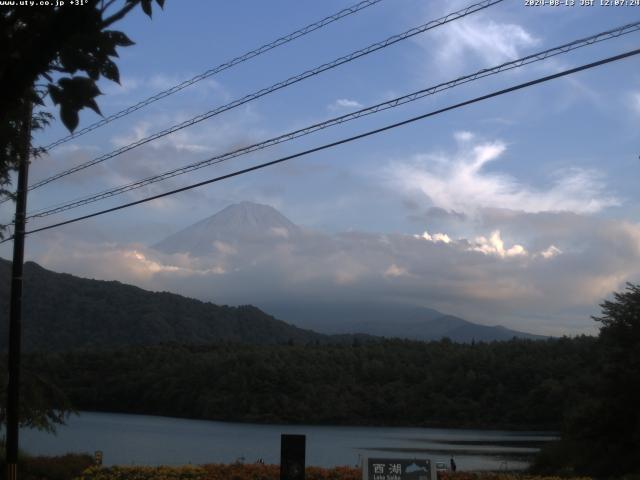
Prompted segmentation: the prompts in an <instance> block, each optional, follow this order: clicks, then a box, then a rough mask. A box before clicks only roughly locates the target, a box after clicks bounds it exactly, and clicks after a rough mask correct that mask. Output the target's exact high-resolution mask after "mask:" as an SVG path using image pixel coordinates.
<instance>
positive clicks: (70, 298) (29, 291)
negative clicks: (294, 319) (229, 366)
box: [0, 259, 353, 351]
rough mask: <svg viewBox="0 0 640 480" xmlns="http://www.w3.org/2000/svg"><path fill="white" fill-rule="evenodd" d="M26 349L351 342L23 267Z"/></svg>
mask: <svg viewBox="0 0 640 480" xmlns="http://www.w3.org/2000/svg"><path fill="white" fill-rule="evenodd" d="M10 275H11V263H10V262H8V261H6V260H3V259H0V312H2V313H3V318H4V319H5V320H3V321H2V322H0V350H5V349H6V345H7V331H8V322H7V321H6V318H7V315H8V311H9V307H8V305H9V283H10ZM23 312H24V319H23V326H24V330H23V346H24V349H25V350H53V351H56V350H65V349H70V348H87V347H98V348H100V347H112V346H124V345H152V344H158V343H162V342H180V343H195V344H204V343H215V342H243V343H251V344H278V343H286V342H289V341H294V342H295V343H307V342H320V343H327V342H340V341H347V342H350V341H352V340H353V338H349V337H342V338H338V337H336V338H331V339H330V338H329V337H327V336H326V335H321V334H318V333H315V332H311V331H308V330H303V329H301V328H297V327H294V326H292V325H288V324H287V323H285V322H282V321H280V320H277V319H275V318H274V317H272V316H270V315H268V314H266V313H265V312H263V311H262V310H260V309H258V308H256V307H253V306H241V307H228V306H218V305H214V304H212V303H204V302H201V301H199V300H194V299H190V298H186V297H182V296H180V295H175V294H172V293H167V292H161V293H155V292H149V291H146V290H143V289H141V288H137V287H134V286H131V285H125V284H122V283H120V282H105V281H99V280H89V279H84V278H79V277H75V276H73V275H69V274H61V273H55V272H51V271H49V270H46V269H44V268H42V267H40V266H39V265H37V264H36V263H33V262H27V263H26V264H25V289H24V301H23Z"/></svg>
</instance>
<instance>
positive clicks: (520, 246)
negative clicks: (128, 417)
mask: <svg viewBox="0 0 640 480" xmlns="http://www.w3.org/2000/svg"><path fill="white" fill-rule="evenodd" d="M478 225H479V226H481V227H482V228H486V229H487V231H486V233H485V234H480V235H476V236H474V237H471V238H457V239H454V238H452V237H451V235H450V234H447V233H443V232H439V233H433V234H432V233H429V232H425V233H423V234H415V235H400V234H370V233H363V232H348V233H340V234H333V235H328V234H323V233H321V232H313V231H308V230H303V231H302V233H301V234H300V235H296V236H295V238H292V237H289V238H284V237H272V236H269V235H264V236H262V237H260V236H256V237H255V238H253V239H252V240H243V241H238V240H237V239H225V240H219V241H217V243H216V245H215V249H214V250H213V251H212V253H211V254H210V255H208V256H205V257H196V256H192V255H190V254H188V253H178V254H170V255H169V254H162V253H160V252H158V251H155V250H153V249H152V248H149V247H148V246H145V245H142V244H140V243H135V244H121V243H118V242H114V241H110V240H108V239H105V238H101V237H96V238H94V239H92V240H90V241H89V240H86V241H82V240H79V236H78V235H77V232H75V231H72V230H71V231H69V232H68V233H65V230H64V229H63V230H59V231H57V232H56V231H52V233H51V234H43V235H42V236H41V237H39V241H38V244H37V245H36V244H35V242H33V241H32V243H34V244H33V246H32V248H30V250H29V251H30V254H31V255H32V259H34V260H36V261H38V262H40V263H41V264H43V265H44V266H45V267H48V268H51V269H53V270H56V271H64V272H70V273H74V274H80V275H83V276H88V277H93V278H102V279H117V280H120V281H123V282H127V283H133V284H136V285H139V286H141V287H143V288H148V289H151V290H168V291H174V292H177V293H182V294H184V295H187V296H191V297H196V298H200V299H202V300H210V301H214V302H216V303H223V304H247V303H251V304H257V305H261V304H269V305H272V306H277V305H281V306H282V305H287V302H290V301H291V299H292V298H295V299H296V301H297V302H298V303H301V304H303V305H306V308H307V309H314V311H318V310H317V309H318V308H322V306H323V305H327V302H329V303H332V304H337V305H339V304H345V303H347V302H362V303H364V304H372V303H376V302H381V301H384V302H390V303H391V304H401V305H413V306H423V307H431V308H435V309H438V310H440V311H442V312H446V313H449V314H453V315H458V316H461V317H463V318H467V319H468V320H471V321H476V322H480V323H485V324H490V325H494V324H502V325H505V326H508V327H511V328H516V329H520V330H525V331H532V332H536V333H544V334H564V333H581V332H593V331H594V328H595V326H594V324H593V322H592V321H591V320H590V315H593V314H596V313H597V311H598V307H597V305H598V304H599V303H601V301H602V300H603V299H604V298H606V297H607V296H608V295H610V294H611V292H613V291H617V290H620V289H621V288H623V286H624V282H626V281H640V225H639V224H637V223H630V222H623V221H620V220H606V219H602V218H598V217H594V216H586V215H581V214H575V213H569V212H545V213H526V212H515V211H507V210H487V211H483V212H481V218H480V219H479V220H478ZM274 308H275V307H274Z"/></svg>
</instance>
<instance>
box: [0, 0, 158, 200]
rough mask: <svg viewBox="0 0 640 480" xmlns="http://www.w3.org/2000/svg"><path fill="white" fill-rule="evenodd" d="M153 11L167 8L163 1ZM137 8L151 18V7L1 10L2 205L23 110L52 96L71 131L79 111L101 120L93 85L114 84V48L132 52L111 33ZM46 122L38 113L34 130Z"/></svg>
mask: <svg viewBox="0 0 640 480" xmlns="http://www.w3.org/2000/svg"><path fill="white" fill-rule="evenodd" d="M156 3H157V4H158V5H159V6H160V7H163V6H164V0H156ZM117 4H119V6H117ZM137 5H140V6H141V7H142V10H143V11H144V12H145V13H146V14H147V15H149V16H151V14H152V0H124V3H122V2H118V1H117V0H107V1H104V0H88V2H86V3H85V4H84V5H69V2H67V3H66V4H65V5H61V6H58V7H49V6H47V7H44V6H19V5H16V6H11V7H1V8H0V197H2V196H5V197H6V196H8V195H10V192H9V191H8V190H7V187H8V185H10V183H11V178H10V173H11V171H12V170H14V169H15V168H16V166H17V164H18V162H19V158H20V153H19V152H21V151H22V150H24V148H23V146H22V145H20V143H21V140H20V139H21V138H23V135H21V132H23V129H24V126H25V124H26V120H28V117H27V116H26V114H25V111H26V110H25V108H24V105H25V103H26V102H30V103H31V104H33V105H35V106H43V105H44V99H45V97H46V96H49V97H50V99H51V101H52V102H53V103H54V104H55V105H57V106H58V107H59V115H60V119H61V120H62V123H63V124H64V125H65V126H66V127H67V128H68V129H69V130H70V131H73V130H74V129H75V128H76V127H77V125H78V112H79V111H80V110H82V109H83V108H90V109H92V110H93V111H95V112H96V113H98V114H100V108H99V107H98V104H97V102H96V97H98V96H99V95H100V94H101V92H100V90H99V89H98V87H97V85H96V82H97V81H98V80H99V79H100V78H101V77H104V78H107V79H109V80H112V81H114V82H119V81H120V74H119V71H118V67H117V65H116V64H115V62H114V60H113V59H114V58H116V57H117V56H118V53H117V48H118V47H126V46H129V45H133V42H132V41H131V40H130V39H129V37H127V35H125V34H124V33H123V32H120V31H116V30H110V27H111V26H112V25H113V24H114V23H116V22H117V21H119V20H121V19H122V18H124V17H125V16H126V15H127V14H128V13H129V12H130V11H131V10H133V9H134V8H135V7H136V6H137ZM47 120H48V118H47V117H46V115H43V113H42V112H40V113H36V115H35V116H34V125H33V126H34V127H36V128H38V127H42V126H44V122H46V121H47ZM31 153H32V154H33V153H42V152H33V151H32V152H31Z"/></svg>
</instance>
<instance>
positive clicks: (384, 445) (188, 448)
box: [20, 412, 555, 470]
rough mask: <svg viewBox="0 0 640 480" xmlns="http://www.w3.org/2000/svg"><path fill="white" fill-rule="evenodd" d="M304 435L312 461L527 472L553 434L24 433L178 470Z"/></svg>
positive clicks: (121, 429) (187, 427) (272, 449)
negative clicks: (411, 461)
mask: <svg viewBox="0 0 640 480" xmlns="http://www.w3.org/2000/svg"><path fill="white" fill-rule="evenodd" d="M283 433H296V434H304V435H306V436H307V464H308V465H317V466H326V467H329V466H335V465H356V464H357V462H358V459H359V456H360V455H368V456H380V457H389V456H397V457H420V458H422V457H426V458H431V459H433V460H443V461H447V462H448V459H449V458H450V456H451V455H453V456H454V457H455V460H456V463H457V465H458V469H459V470H499V469H505V468H507V469H510V470H511V469H520V468H526V467H527V465H528V463H529V461H530V459H531V456H532V455H533V454H534V453H535V452H536V451H537V449H538V448H539V446H540V445H541V444H542V443H544V442H546V441H549V440H552V439H553V438H555V437H554V436H553V434H551V433H546V434H542V433H536V432H515V431H497V430H449V429H434V428H402V427H335V426H309V425H293V426H292V425H256V424H245V423H226V422H209V421H205V420H186V419H179V418H168V417H153V416H145V415H124V414H114V413H92V412H82V413H81V414H80V415H78V416H73V417H71V418H70V419H69V421H68V422H67V425H66V426H64V427H59V428H58V432H57V434H56V435H51V434H46V433H43V432H38V431H34V430H23V431H21V434H20V435H21V436H20V447H21V448H22V449H24V450H26V451H27V452H29V453H32V454H41V455H57V454H63V453H67V452H89V453H93V452H94V451H95V450H102V451H103V452H104V463H105V464H106V465H114V464H115V465H132V464H134V465H160V464H162V465H181V464H187V463H193V464H201V463H216V462H222V463H229V462H233V461H236V460H238V459H240V460H241V461H244V462H247V463H250V462H255V461H256V460H257V459H258V458H262V459H264V461H265V462H266V463H279V461H280V435H281V434H283Z"/></svg>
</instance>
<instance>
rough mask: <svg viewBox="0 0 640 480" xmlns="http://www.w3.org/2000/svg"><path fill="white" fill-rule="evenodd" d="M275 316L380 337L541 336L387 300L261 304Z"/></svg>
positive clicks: (484, 339) (471, 338)
mask: <svg viewBox="0 0 640 480" xmlns="http://www.w3.org/2000/svg"><path fill="white" fill-rule="evenodd" d="M261 307H263V308H265V309H266V310H268V311H270V312H272V313H273V314H274V315H276V316H277V317H278V318H282V319H284V320H285V321H286V322H289V323H293V324H295V325H298V326H299V327H301V328H309V329H312V330H314V331H317V332H321V333H325V334H338V333H340V334H353V333H366V334H368V335H374V336H380V337H395V338H406V339H410V340H422V341H431V340H440V339H442V338H445V337H447V338H449V339H451V340H453V341H454V342H461V343H468V342H472V341H476V342H491V341H501V340H511V339H512V338H514V337H515V338H522V339H529V340H542V339H544V338H547V337H544V336H541V335H533V334H531V333H525V332H520V331H517V330H511V329H508V328H505V327H502V326H499V325H495V326H487V325H480V324H477V323H472V322H469V321H467V320H464V319H462V318H460V317H456V316H453V315H446V314H444V313H442V312H439V311H437V310H434V309H431V308H423V307H416V306H411V305H397V304H389V303H379V304H371V303H369V304H358V303H353V304H340V305H332V306H331V307H324V308H315V309H309V308H305V306H302V305H300V306H297V307H296V306H295V305H275V304H274V305H269V304H266V305H261Z"/></svg>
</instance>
